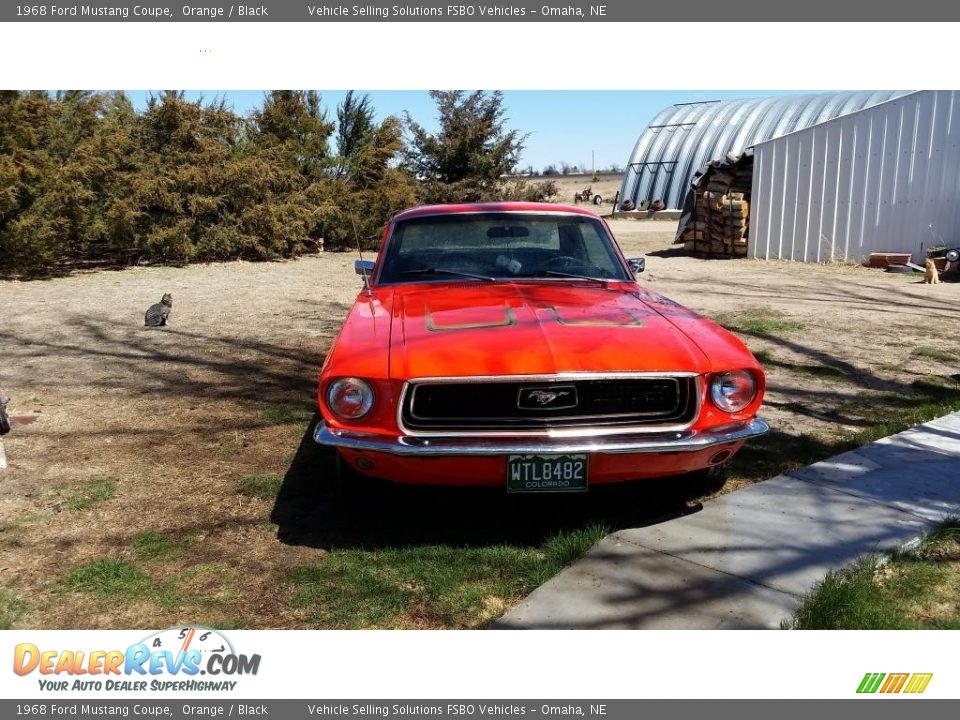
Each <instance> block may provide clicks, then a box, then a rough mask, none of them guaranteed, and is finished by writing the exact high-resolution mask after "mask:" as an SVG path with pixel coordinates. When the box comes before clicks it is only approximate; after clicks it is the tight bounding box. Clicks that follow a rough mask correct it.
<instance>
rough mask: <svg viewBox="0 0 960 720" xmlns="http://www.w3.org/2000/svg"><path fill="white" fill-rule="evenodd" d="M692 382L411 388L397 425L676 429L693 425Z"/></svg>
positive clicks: (517, 382)
mask: <svg viewBox="0 0 960 720" xmlns="http://www.w3.org/2000/svg"><path fill="white" fill-rule="evenodd" d="M696 407H697V383H696V378H695V377H629V378H591V379H569V378H557V379H553V378H550V379H543V378H534V379H514V380H497V379H492V380H484V381H482V382H477V381H471V382H466V381H457V380H454V381H442V382H438V381H421V382H413V383H411V385H410V386H409V387H408V390H407V393H406V394H405V397H404V403H403V408H402V411H401V420H402V422H403V425H404V426H405V427H406V428H408V429H410V430H420V431H431V432H442V431H449V432H465V431H474V430H476V431H484V430H486V431H509V430H544V429H550V428H570V427H582V426H590V427H592V426H617V425H629V426H635V425H653V426H656V425H678V424H685V423H689V422H691V421H692V420H693V418H694V414H695V413H696Z"/></svg>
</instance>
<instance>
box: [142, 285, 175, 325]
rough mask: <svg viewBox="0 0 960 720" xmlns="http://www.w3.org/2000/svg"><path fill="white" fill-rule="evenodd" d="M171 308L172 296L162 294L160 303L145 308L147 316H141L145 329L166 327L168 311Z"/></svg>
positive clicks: (168, 316)
mask: <svg viewBox="0 0 960 720" xmlns="http://www.w3.org/2000/svg"><path fill="white" fill-rule="evenodd" d="M171 308H173V295H171V294H170V293H164V294H163V297H162V298H160V302H158V303H157V304H156V305H151V306H150V307H149V308H147V314H146V315H144V316H143V324H144V325H146V326H147V327H160V326H161V325H166V324H167V320H169V319H170V310H171Z"/></svg>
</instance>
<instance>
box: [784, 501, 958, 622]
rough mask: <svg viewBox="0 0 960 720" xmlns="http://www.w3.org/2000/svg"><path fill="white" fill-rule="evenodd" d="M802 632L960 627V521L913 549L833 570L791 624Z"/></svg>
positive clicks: (929, 537)
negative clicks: (842, 569) (845, 568)
mask: <svg viewBox="0 0 960 720" xmlns="http://www.w3.org/2000/svg"><path fill="white" fill-rule="evenodd" d="M790 627H792V628H793V629H797V630H842V629H843V630H926V629H935V630H957V629H960V520H956V519H954V520H949V521H947V522H945V523H943V524H942V525H940V526H939V527H938V528H937V529H936V530H934V531H933V532H932V533H931V534H930V535H928V536H927V537H926V538H924V540H923V541H922V542H921V543H920V545H919V546H917V547H916V548H913V549H911V550H908V551H904V552H900V553H896V554H894V555H892V556H891V557H885V556H870V557H865V558H862V559H861V560H860V561H858V562H857V563H856V564H855V565H854V566H853V567H851V568H849V569H847V570H844V571H839V572H831V573H830V574H828V575H827V577H826V578H825V579H824V580H823V582H822V583H821V584H820V585H818V586H817V588H816V589H815V590H814V591H813V593H812V594H811V595H810V596H809V597H808V598H807V599H806V601H805V602H804V604H803V606H802V607H801V608H800V610H798V611H797V613H796V615H795V616H794V619H793V623H792V625H791V626H790Z"/></svg>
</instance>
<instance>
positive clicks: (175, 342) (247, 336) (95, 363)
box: [0, 220, 960, 628]
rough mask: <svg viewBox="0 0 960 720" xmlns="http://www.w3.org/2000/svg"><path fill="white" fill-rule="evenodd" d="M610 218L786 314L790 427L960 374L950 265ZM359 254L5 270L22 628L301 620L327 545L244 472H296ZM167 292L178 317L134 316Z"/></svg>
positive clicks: (2, 358)
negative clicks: (55, 274)
mask: <svg viewBox="0 0 960 720" xmlns="http://www.w3.org/2000/svg"><path fill="white" fill-rule="evenodd" d="M612 226H613V228H614V232H615V233H616V234H617V236H618V239H619V240H620V242H621V245H622V247H623V248H624V250H625V252H626V254H627V255H628V256H629V255H640V254H645V255H647V272H646V273H645V274H644V276H643V279H642V282H644V283H645V284H647V285H648V286H649V287H650V288H652V289H655V290H657V291H659V292H661V293H663V294H665V295H667V296H669V297H672V298H673V299H675V300H677V301H679V302H681V303H683V304H685V305H688V306H690V307H692V308H694V309H696V310H697V311H699V312H702V313H704V314H708V315H711V316H715V317H716V316H723V315H729V314H731V313H733V314H736V313H739V312H743V311H744V309H746V310H747V311H748V312H749V313H754V314H758V313H759V314H761V315H762V314H764V313H767V314H770V315H772V316H775V317H779V318H781V319H782V320H784V321H785V322H786V323H787V325H786V328H787V329H786V330H784V331H783V332H779V333H771V332H767V331H765V330H762V329H761V330H760V331H756V332H751V333H747V334H745V335H744V336H743V337H744V339H745V340H746V341H747V343H748V344H749V345H750V347H751V348H752V349H753V350H754V351H760V352H761V353H762V354H764V355H765V357H769V358H771V360H772V361H773V362H772V363H771V364H768V366H767V367H768V373H769V378H768V383H769V384H768V395H767V402H766V407H765V409H764V413H763V414H764V416H765V418H766V419H767V420H768V421H769V422H770V424H771V425H772V426H773V427H774V428H775V429H776V431H777V432H778V433H781V434H783V435H785V436H791V437H799V436H806V435H810V436H817V437H836V436H838V435H840V434H842V433H844V432H849V431H855V430H856V429H857V428H859V427H862V426H863V425H864V424H865V423H866V422H867V421H868V419H866V418H865V417H864V415H865V412H866V411H863V410H862V409H861V410H860V411H855V410H854V409H855V408H858V407H859V408H862V407H863V406H864V405H866V406H867V407H869V405H870V403H880V404H882V403H884V402H885V401H886V400H885V399H886V398H889V397H891V395H892V394H902V393H908V392H909V391H910V382H911V381H912V380H914V379H916V378H919V377H925V376H928V375H937V376H945V375H950V374H952V373H957V372H960V369H958V367H957V362H956V360H955V359H954V360H951V359H950V358H949V357H946V356H945V359H935V358H933V357H929V356H926V355H918V354H917V353H916V352H915V351H916V348H918V347H927V348H930V347H933V348H938V349H940V350H942V351H943V352H945V353H947V354H948V355H949V354H950V353H954V356H953V357H954V358H955V357H956V353H960V336H958V334H957V332H956V328H957V321H956V314H957V310H958V308H960V283H952V284H951V283H943V284H940V285H937V286H927V285H923V284H920V282H919V280H918V278H916V277H913V276H903V275H889V274H884V273H882V272H879V271H876V270H868V269H865V268H861V267H855V266H819V265H801V264H793V263H785V262H762V261H752V260H729V261H722V260H697V259H693V258H689V257H686V256H684V255H682V254H680V253H678V252H677V250H676V248H675V246H673V245H671V240H672V238H673V231H674V229H675V224H674V223H666V222H663V221H652V222H642V221H630V220H622V221H615V222H613V223H612ZM353 261H354V256H353V255H352V254H348V253H327V254H323V255H320V256H315V257H306V258H302V259H299V260H296V261H290V262H278V263H263V264H252V263H245V262H234V263H225V264H216V265H201V266H192V267H186V268H138V269H128V270H123V271H115V272H96V273H89V274H79V275H75V276H73V277H66V278H60V279H54V280H46V281H35V282H11V281H5V282H0V385H2V386H3V387H4V388H5V389H6V391H7V393H8V394H9V395H10V396H11V398H12V401H11V403H10V406H9V412H10V414H11V416H12V417H13V422H14V428H13V432H12V434H11V435H9V436H7V437H6V438H4V441H3V442H4V445H5V447H6V453H7V457H8V461H9V463H10V467H9V468H8V469H7V470H4V471H0V484H2V488H3V493H2V495H0V588H4V589H5V590H4V592H5V593H6V594H7V597H8V600H9V598H10V597H13V596H15V597H16V598H19V600H18V601H17V602H18V603H20V604H22V609H21V611H20V612H19V613H18V615H17V619H16V620H15V623H14V625H15V626H17V627H34V628H56V627H66V628H82V627H144V626H154V627H163V626H167V625H171V624H173V623H176V622H178V621H183V620H186V619H191V620H193V621H201V622H206V623H207V624H219V625H221V626H240V627H298V626H302V625H303V617H302V616H301V615H300V614H298V611H297V610H296V609H295V608H293V607H292V606H291V605H290V603H289V602H287V599H288V598H287V595H285V593H286V591H285V590H284V577H285V576H286V575H285V573H287V572H288V570H289V568H290V567H293V566H296V565H298V564H301V563H304V562H309V561H316V559H317V557H319V556H321V555H322V553H323V552H324V550H323V549H322V548H317V547H311V546H310V545H308V544H302V543H297V542H295V541H294V542H289V541H288V542H280V541H278V524H279V525H281V526H282V525H283V520H282V517H281V516H282V514H283V513H282V512H278V505H279V504H281V503H280V501H275V500H274V499H273V498H264V499H261V498H258V497H252V496H251V495H250V494H249V493H247V494H244V493H242V492H241V479H242V478H244V477H246V476H249V475H253V474H258V473H259V474H264V473H266V474H274V475H276V476H285V475H289V472H290V469H291V467H292V466H294V465H296V464H297V462H298V460H297V458H298V457H300V454H301V453H302V452H303V451H304V450H303V448H304V447H306V445H308V444H309V439H308V438H305V436H304V431H305V429H306V427H307V424H306V420H307V419H308V418H309V417H310V413H311V403H312V397H313V393H314V384H315V379H316V376H317V372H318V369H319V367H320V364H321V362H322V360H323V357H324V352H325V351H326V350H327V349H328V348H329V346H330V343H331V341H332V339H333V337H334V335H335V333H336V332H337V330H338V328H339V325H340V322H341V320H342V318H343V316H344V314H345V313H346V311H347V309H348V307H349V305H350V303H351V302H352V300H353V298H354V296H355V295H356V293H357V291H358V289H359V285H360V281H359V279H358V278H357V277H356V276H355V275H354V274H353V269H352V265H353ZM164 292H171V293H172V294H173V298H174V305H173V314H172V319H171V325H170V327H168V328H162V329H145V328H143V327H142V325H143V313H144V310H145V309H146V307H147V306H148V305H150V304H152V303H154V302H157V301H158V300H159V298H160V295H161V294H162V293H164ZM790 323H794V324H793V325H791V324H790ZM811 368H812V369H813V370H811ZM817 368H820V369H822V368H828V370H829V369H831V368H832V369H835V370H836V372H832V371H828V372H819V371H817ZM284 414H287V415H291V416H293V417H292V419H290V418H285V417H284ZM298 448H299V449H298ZM97 483H101V484H102V483H107V484H108V485H109V486H110V487H112V490H111V492H109V493H107V495H110V496H109V497H105V498H104V499H103V500H102V501H100V502H93V503H89V506H88V507H86V506H85V507H78V503H77V502H76V499H75V493H76V488H78V487H80V488H82V487H86V486H88V485H91V484H92V485H96V484H97ZM72 493H73V494H72ZM71 498H73V499H71ZM281 499H282V497H281ZM81 505H82V503H81ZM281 510H282V508H281ZM281 530H282V528H281ZM144 533H159V534H164V535H165V536H167V537H172V538H176V539H177V542H178V543H179V545H177V547H176V548H174V549H173V550H170V552H173V553H175V554H176V556H177V557H178V559H179V560H178V562H177V563H175V564H174V565H175V567H171V564H170V563H169V562H167V563H164V562H163V561H162V560H160V559H157V558H156V557H151V556H149V555H147V556H144V555H142V554H141V555H139V556H138V555H137V553H138V552H140V551H138V549H137V544H136V543H137V540H136V539H137V537H138V536H141V535H142V534H144ZM138 557H139V558H140V559H141V565H142V566H143V567H145V568H147V569H148V570H149V571H150V573H151V577H153V578H159V580H154V581H151V584H149V585H146V584H142V583H141V584H140V585H138V584H137V583H136V582H134V583H132V585H131V587H132V589H131V590H130V592H131V593H132V595H130V596H128V597H126V598H125V599H124V601H123V602H102V603H94V604H91V602H90V596H89V595H88V594H83V593H76V592H71V591H70V587H71V583H72V584H73V586H76V585H77V583H80V582H82V578H78V576H77V574H76V572H75V571H76V569H77V568H80V567H83V566H86V565H88V564H90V563H93V562H96V561H98V560H101V559H103V558H121V559H131V560H132V559H136V558H138ZM138 593H140V594H139V595H138ZM141 595H142V596H141ZM158 598H160V599H159V600H158ZM0 599H2V598H0ZM188 614H189V616H190V617H189V618H187V617H186V616H187V615H188ZM198 615H199V616H201V617H198Z"/></svg>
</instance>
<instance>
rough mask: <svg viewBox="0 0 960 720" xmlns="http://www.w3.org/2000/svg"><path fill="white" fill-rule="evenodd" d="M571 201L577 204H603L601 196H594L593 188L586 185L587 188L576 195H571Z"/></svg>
mask: <svg viewBox="0 0 960 720" xmlns="http://www.w3.org/2000/svg"><path fill="white" fill-rule="evenodd" d="M573 201H574V202H575V203H578V202H592V203H593V204H594V205H602V204H603V196H602V195H599V194H597V195H594V194H593V186H591V185H588V186H587V187H585V188H584V189H583V190H581V191H580V192H576V193H574V194H573Z"/></svg>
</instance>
